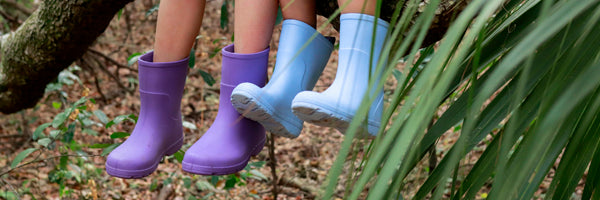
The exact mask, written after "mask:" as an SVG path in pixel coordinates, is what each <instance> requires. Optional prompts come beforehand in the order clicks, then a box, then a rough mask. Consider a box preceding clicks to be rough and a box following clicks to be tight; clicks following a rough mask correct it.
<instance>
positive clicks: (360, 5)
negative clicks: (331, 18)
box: [338, 0, 377, 15]
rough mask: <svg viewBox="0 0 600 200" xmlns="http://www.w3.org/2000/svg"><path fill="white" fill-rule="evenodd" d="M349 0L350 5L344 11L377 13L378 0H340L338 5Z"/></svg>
mask: <svg viewBox="0 0 600 200" xmlns="http://www.w3.org/2000/svg"><path fill="white" fill-rule="evenodd" d="M347 1H350V3H348V6H346V7H345V8H344V10H342V13H363V14H367V15H375V7H376V6H377V0H338V5H340V6H342V5H344V4H345V3H346V2H347ZM365 2H366V5H365Z"/></svg>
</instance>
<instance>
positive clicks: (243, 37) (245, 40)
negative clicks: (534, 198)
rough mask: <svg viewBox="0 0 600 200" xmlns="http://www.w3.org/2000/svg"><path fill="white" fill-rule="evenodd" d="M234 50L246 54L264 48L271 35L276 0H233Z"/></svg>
mask: <svg viewBox="0 0 600 200" xmlns="http://www.w3.org/2000/svg"><path fill="white" fill-rule="evenodd" d="M234 17H235V23H234V30H233V31H234V41H233V43H234V44H235V52H236V53H242V54H248V53H256V52H260V51H262V50H265V49H266V48H267V47H268V46H269V42H270V41H271V36H272V35H273V26H275V19H276V18H277V0H235V11H234Z"/></svg>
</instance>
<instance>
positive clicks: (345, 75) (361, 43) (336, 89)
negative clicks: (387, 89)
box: [292, 0, 388, 135]
mask: <svg viewBox="0 0 600 200" xmlns="http://www.w3.org/2000/svg"><path fill="white" fill-rule="evenodd" d="M347 1H352V2H350V3H349V4H348V5H347V7H346V8H345V9H344V10H343V11H342V15H341V16H340V45H339V59H338V68H337V72H336V75H335V80H334V81H333V83H332V84H331V86H330V87H329V88H327V90H325V91H324V92H322V93H317V92H301V93H299V94H298V95H296V97H295V98H294V101H293V102H292V109H293V110H294V114H296V115H297V116H298V117H299V118H300V119H302V120H304V121H307V122H310V123H314V124H316V125H320V126H329V127H335V128H337V129H338V130H339V131H340V132H342V133H344V132H345V131H346V129H347V128H348V126H349V123H350V121H351V120H352V118H354V114H355V113H356V110H358V108H359V106H360V105H361V103H362V99H363V97H364V96H365V93H366V91H367V90H368V84H369V80H370V79H375V80H378V79H380V76H381V74H376V67H377V63H378V60H379V55H380V53H381V49H382V48H383V44H384V42H385V37H386V34H387V28H388V23H387V22H385V21H383V20H382V19H377V18H376V17H374V16H373V14H374V13H375V7H376V1H375V0H339V1H338V3H339V4H340V5H344V3H346V2H347ZM374 24H377V26H376V27H377V30H376V32H375V34H373V27H374ZM373 38H375V40H374V44H372V42H373ZM371 47H373V48H371ZM369 75H371V77H369ZM373 90H374V89H373ZM373 92H374V91H373ZM369 96H374V97H375V100H374V102H373V104H372V105H371V108H370V110H369V118H368V120H367V123H366V124H365V125H363V127H361V130H362V131H361V133H360V135H363V134H364V135H366V133H367V132H368V133H369V134H371V135H375V134H376V133H377V131H378V129H379V126H380V119H381V113H382V109H383V91H380V92H379V93H377V94H375V93H373V94H369Z"/></svg>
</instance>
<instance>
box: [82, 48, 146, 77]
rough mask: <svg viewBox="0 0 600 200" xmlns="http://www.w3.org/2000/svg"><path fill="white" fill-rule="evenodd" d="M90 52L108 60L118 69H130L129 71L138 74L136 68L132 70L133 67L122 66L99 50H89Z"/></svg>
mask: <svg viewBox="0 0 600 200" xmlns="http://www.w3.org/2000/svg"><path fill="white" fill-rule="evenodd" d="M88 51H89V52H91V53H93V54H96V55H97V56H100V57H102V58H104V60H106V61H108V62H111V63H113V64H114V65H116V66H117V68H125V69H128V70H129V71H134V72H138V70H137V69H134V68H131V67H129V66H127V65H124V64H121V63H119V62H117V61H116V60H114V59H112V58H111V57H109V56H107V55H105V54H103V53H102V52H100V51H98V50H95V49H92V48H89V49H88Z"/></svg>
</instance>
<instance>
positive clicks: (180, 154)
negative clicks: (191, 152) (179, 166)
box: [173, 150, 185, 163]
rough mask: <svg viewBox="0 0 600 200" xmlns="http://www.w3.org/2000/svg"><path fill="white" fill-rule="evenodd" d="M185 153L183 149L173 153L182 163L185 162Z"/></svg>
mask: <svg viewBox="0 0 600 200" xmlns="http://www.w3.org/2000/svg"><path fill="white" fill-rule="evenodd" d="M184 154H185V153H184V152H183V151H182V150H179V151H177V152H175V154H173V156H174V157H175V159H176V160H177V161H179V163H181V162H183V155H184Z"/></svg>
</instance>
